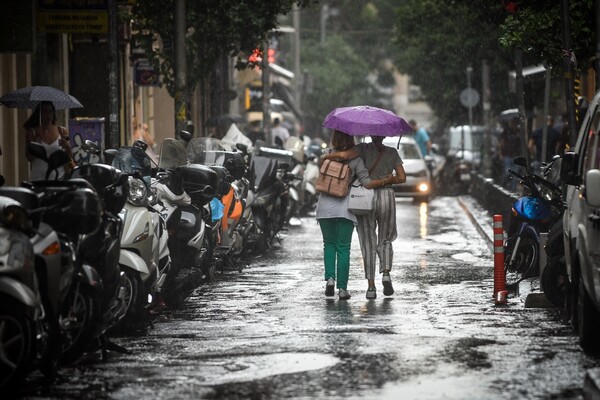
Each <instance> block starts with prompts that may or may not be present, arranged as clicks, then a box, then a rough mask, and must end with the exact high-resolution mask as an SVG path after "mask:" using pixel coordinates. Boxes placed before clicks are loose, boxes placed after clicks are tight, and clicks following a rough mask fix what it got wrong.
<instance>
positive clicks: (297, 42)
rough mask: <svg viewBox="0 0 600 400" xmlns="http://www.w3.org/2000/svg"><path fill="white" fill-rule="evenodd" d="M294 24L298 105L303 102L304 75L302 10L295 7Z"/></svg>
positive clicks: (295, 77) (295, 76) (293, 12)
mask: <svg viewBox="0 0 600 400" xmlns="http://www.w3.org/2000/svg"><path fill="white" fill-rule="evenodd" d="M292 16H293V23H294V83H295V85H294V86H295V88H296V104H298V106H300V104H302V103H301V101H302V74H301V72H300V8H299V7H298V6H295V7H294V10H293V11H292Z"/></svg>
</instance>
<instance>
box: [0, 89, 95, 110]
mask: <svg viewBox="0 0 600 400" xmlns="http://www.w3.org/2000/svg"><path fill="white" fill-rule="evenodd" d="M42 101H50V102H52V103H53V104H54V108H55V109H57V110H64V109H65V108H82V107H83V105H81V103H80V102H79V100H77V99H76V98H75V97H73V96H71V95H70V94H68V93H65V92H63V91H62V90H59V89H56V88H53V87H50V86H28V87H24V88H21V89H17V90H13V91H12V92H9V93H6V94H5V95H4V96H2V97H0V104H4V105H5V106H6V107H10V108H35V107H37V105H38V104H40V103H41V102H42Z"/></svg>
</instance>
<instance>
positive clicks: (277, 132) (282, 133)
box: [271, 125, 290, 145]
mask: <svg viewBox="0 0 600 400" xmlns="http://www.w3.org/2000/svg"><path fill="white" fill-rule="evenodd" d="M271 134H272V136H273V143H271V144H277V141H276V140H275V138H279V140H281V144H282V145H284V144H285V142H286V141H287V140H288V138H289V137H290V132H289V131H288V130H287V129H286V128H284V127H283V126H281V125H279V126H276V127H274V128H273V129H271Z"/></svg>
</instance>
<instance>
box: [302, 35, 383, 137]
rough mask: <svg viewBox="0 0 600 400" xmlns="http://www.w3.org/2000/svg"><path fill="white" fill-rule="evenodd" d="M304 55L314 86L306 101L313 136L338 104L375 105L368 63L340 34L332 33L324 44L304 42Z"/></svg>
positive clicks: (309, 127) (306, 68)
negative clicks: (371, 95)
mask: <svg viewBox="0 0 600 400" xmlns="http://www.w3.org/2000/svg"><path fill="white" fill-rule="evenodd" d="M302 57H303V58H302V60H303V68H305V70H306V71H307V72H308V73H309V74H310V77H311V79H312V87H313V90H312V91H309V92H308V93H307V94H306V97H305V101H304V113H305V116H306V121H305V124H306V130H307V133H308V134H309V135H312V134H313V133H316V132H318V131H320V126H321V124H322V122H323V119H324V118H325V116H326V115H327V113H329V112H330V111H331V110H332V109H334V108H336V107H345V106H353V105H359V104H369V103H370V104H372V99H371V98H370V96H369V95H368V88H369V84H368V82H367V79H366V72H367V71H368V64H367V63H366V62H365V60H364V59H363V58H362V57H361V55H360V54H359V53H357V52H356V51H355V49H354V48H353V47H352V46H350V44H348V43H347V42H346V41H345V40H344V39H342V38H341V37H340V36H337V35H336V36H330V37H329V38H328V39H327V41H326V42H325V43H324V44H323V45H321V44H320V43H319V42H318V41H316V40H312V39H308V40H305V41H303V43H302Z"/></svg>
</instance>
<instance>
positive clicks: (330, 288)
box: [325, 278, 335, 296]
mask: <svg viewBox="0 0 600 400" xmlns="http://www.w3.org/2000/svg"><path fill="white" fill-rule="evenodd" d="M334 294H335V280H334V279H333V278H329V279H327V284H326V285H325V296H333V295H334Z"/></svg>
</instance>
